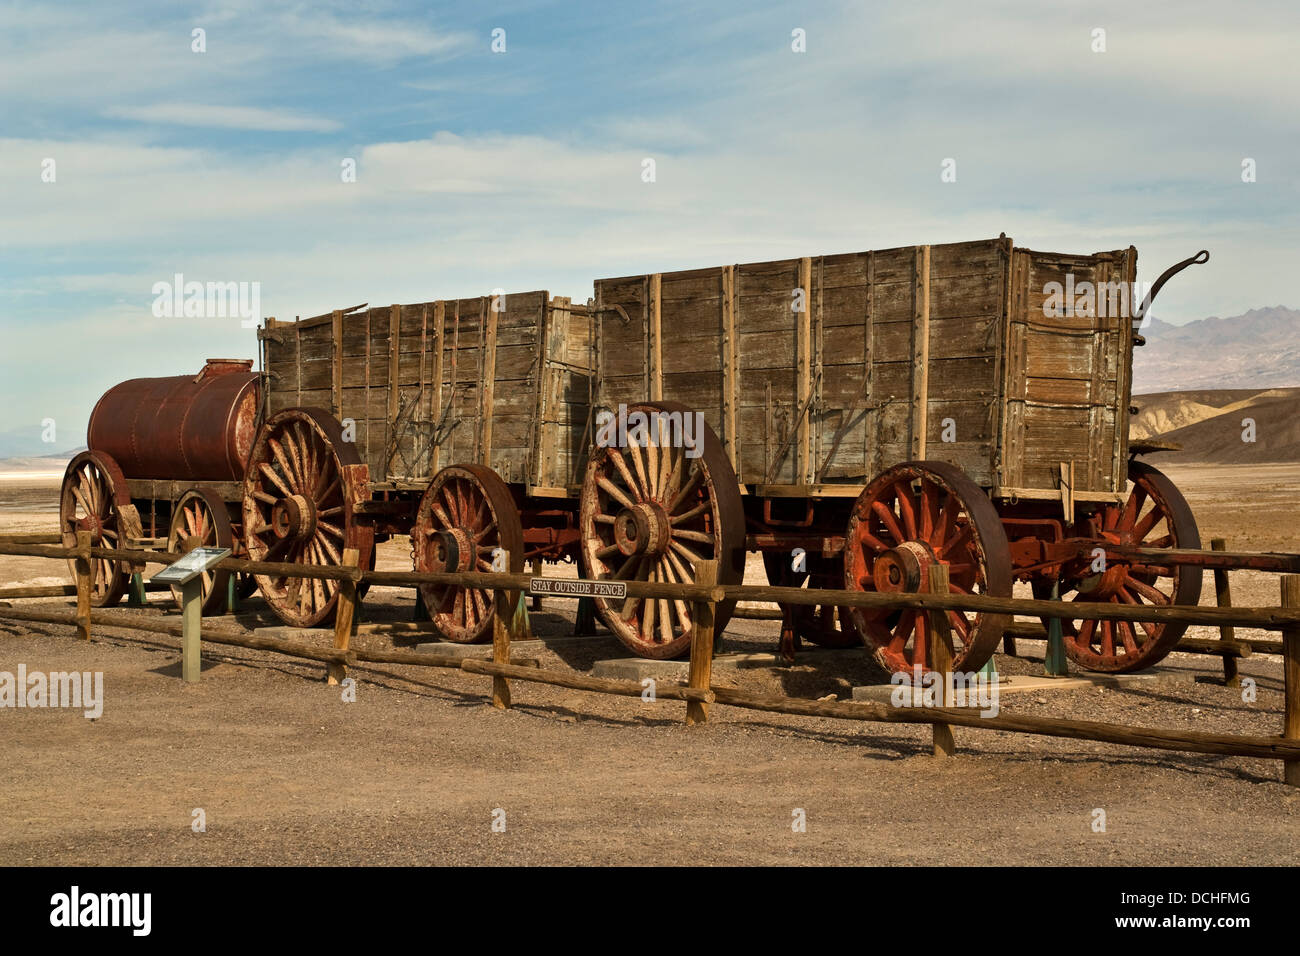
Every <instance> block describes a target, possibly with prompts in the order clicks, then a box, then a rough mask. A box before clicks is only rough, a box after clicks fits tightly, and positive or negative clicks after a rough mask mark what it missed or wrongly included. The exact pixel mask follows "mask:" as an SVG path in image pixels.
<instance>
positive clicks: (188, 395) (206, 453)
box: [87, 359, 258, 481]
mask: <svg viewBox="0 0 1300 956" xmlns="http://www.w3.org/2000/svg"><path fill="white" fill-rule="evenodd" d="M252 368H253V362H252V360H251V359H208V361H207V364H205V365H204V366H203V369H202V371H200V372H199V374H198V375H175V376H170V377H168V378H133V379H129V380H128V381H125V382H122V383H121V384H120V385H114V386H113V387H112V388H110V389H109V390H108V391H107V392H105V393H104V395H103V397H102V398H100V400H99V401H98V402H97V403H96V404H95V410H94V411H93V412H91V413H90V425H89V427H88V428H87V442H88V445H89V447H90V449H91V451H100V452H104V453H106V454H108V455H111V456H112V457H113V458H114V459H115V460H116V461H117V463H118V465H120V466H121V468H122V473H123V474H124V475H125V476H126V477H127V478H154V479H171V480H190V481H242V480H243V477H244V465H245V462H247V461H248V454H249V451H250V450H251V449H252V447H253V439H254V438H255V437H256V434H257V410H258V375H257V373H256V372H254V371H252Z"/></svg>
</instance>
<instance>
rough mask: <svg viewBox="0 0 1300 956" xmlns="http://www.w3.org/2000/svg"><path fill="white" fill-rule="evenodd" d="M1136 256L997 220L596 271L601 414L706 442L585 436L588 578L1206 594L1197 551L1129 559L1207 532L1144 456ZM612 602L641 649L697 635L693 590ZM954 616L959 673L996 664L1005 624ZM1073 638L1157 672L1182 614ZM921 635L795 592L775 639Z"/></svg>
mask: <svg viewBox="0 0 1300 956" xmlns="http://www.w3.org/2000/svg"><path fill="white" fill-rule="evenodd" d="M1191 261H1192V260H1188V261H1186V262H1183V263H1180V264H1179V265H1178V266H1175V267H1173V268H1172V269H1170V270H1168V271H1167V272H1166V274H1165V275H1164V276H1162V277H1161V279H1160V281H1159V282H1158V283H1157V288H1158V286H1159V284H1162V283H1163V282H1164V281H1165V280H1166V279H1167V278H1168V277H1169V276H1170V275H1172V274H1173V273H1174V272H1175V271H1177V270H1178V269H1180V268H1183V267H1185V266H1186V265H1188V264H1190V262H1191ZM1195 261H1203V259H1197V260H1195ZM1136 266H1137V253H1136V250H1134V249H1133V248H1131V247H1130V248H1128V249H1122V250H1117V251H1112V252H1102V253H1096V254H1093V255H1063V254H1057V253H1045V252H1035V251H1031V250H1028V249H1018V248H1016V247H1015V246H1014V244H1013V242H1012V240H1011V239H1008V238H1006V237H1000V238H998V239H992V240H987V241H980V242H964V243H952V244H945V245H933V246H910V247H905V248H898V249H886V250H880V251H872V252H859V253H850V254H846V255H833V256H817V257H805V258H799V259H787V260H782V261H776V262H761V263H749V264H742V265H726V266H719V267H716V268H711V269H694V270H689V271H684V272H673V273H652V274H648V275H638V276H628V277H622V278H612V279H600V280H597V282H596V284H595V287H596V299H595V305H596V310H595V314H596V318H597V333H596V355H597V365H596V406H597V408H598V414H603V415H608V414H611V413H618V412H620V406H622V409H621V413H622V414H623V415H624V416H626V415H629V414H632V413H633V412H636V411H640V412H642V413H644V414H648V415H652V416H653V415H660V416H662V415H664V414H665V413H668V414H678V415H680V414H682V413H684V412H686V411H698V412H700V413H702V414H703V416H704V419H705V420H706V421H707V423H708V424H709V425H710V426H711V428H710V429H709V431H708V433H707V441H706V447H705V448H704V452H703V454H702V455H699V456H698V457H696V458H693V459H688V458H687V457H686V456H685V455H684V453H683V452H682V450H681V449H680V448H674V447H671V445H672V443H673V441H674V440H675V439H672V438H671V428H670V427H667V426H671V420H670V419H667V418H665V419H664V421H665V425H666V427H665V429H664V430H663V432H662V434H661V435H660V436H658V437H659V440H656V439H655V438H651V439H650V440H649V441H646V440H640V441H630V442H626V443H624V444H622V445H621V446H619V445H618V444H616V443H615V444H611V445H609V447H597V448H595V449H593V451H592V454H591V458H590V462H589V465H588V469H587V473H586V476H585V479H584V485H583V491H582V511H581V527H582V536H583V547H582V558H583V565H584V569H585V571H586V574H587V575H588V576H589V577H593V578H606V577H610V578H628V579H631V578H637V579H644V580H667V581H690V580H692V578H693V575H692V567H693V565H694V563H695V562H696V561H698V560H699V559H701V558H716V559H719V560H720V562H721V571H720V577H721V579H722V581H723V582H724V583H726V582H731V583H737V582H739V581H740V579H741V577H742V575H743V571H744V555H745V554H746V552H749V551H758V552H761V553H762V554H763V557H764V563H765V565H766V568H767V573H768V577H769V579H770V580H771V581H772V582H773V583H780V584H786V585H796V586H797V585H799V584H800V583H802V582H803V581H804V580H809V581H810V582H811V584H812V586H818V587H831V588H840V587H843V588H847V589H850V590H874V591H881V592H890V591H917V590H923V589H925V587H926V582H927V580H928V569H929V566H930V565H932V564H934V563H936V562H938V563H942V564H945V565H947V566H948V568H949V574H950V581H951V585H950V587H951V589H952V590H953V591H955V592H958V593H967V592H974V593H983V594H989V595H997V596H1010V595H1011V589H1012V586H1013V583H1014V582H1015V581H1023V582H1028V583H1029V584H1031V585H1032V586H1033V589H1034V592H1035V593H1036V594H1039V595H1040V596H1047V595H1049V594H1051V593H1053V592H1059V593H1061V594H1062V595H1066V596H1068V595H1070V594H1071V593H1072V594H1073V595H1074V596H1075V598H1076V599H1078V600H1086V601H1098V600H1105V601H1111V602H1116V603H1134V604H1139V603H1140V604H1157V605H1159V604H1169V603H1178V604H1183V603H1195V601H1196V600H1197V597H1198V595H1199V589H1200V569H1199V568H1185V567H1178V566H1163V565H1157V564H1153V563H1150V562H1149V560H1147V561H1146V562H1145V563H1144V561H1142V560H1133V558H1132V557H1131V555H1128V556H1126V555H1125V554H1124V553H1123V549H1125V548H1130V549H1131V548H1136V547H1139V546H1142V547H1146V548H1152V547H1154V548H1196V547H1198V546H1199V540H1198V537H1197V530H1196V523H1195V521H1194V519H1193V517H1192V514H1191V511H1190V509H1189V508H1188V507H1187V504H1186V502H1185V501H1184V499H1183V497H1182V495H1181V494H1179V492H1178V491H1177V489H1176V488H1174V486H1173V485H1172V484H1171V483H1170V482H1169V481H1168V479H1167V478H1165V477H1164V476H1163V475H1161V474H1160V473H1159V472H1157V471H1156V470H1154V469H1152V468H1150V467H1149V466H1147V465H1145V464H1142V463H1140V462H1136V461H1132V460H1131V456H1130V452H1132V451H1133V450H1134V449H1132V448H1130V445H1129V442H1128V440H1127V435H1128V417H1129V414H1130V408H1129V401H1130V395H1131V380H1130V372H1131V367H1132V349H1133V347H1134V345H1135V343H1140V341H1141V339H1140V336H1138V335H1137V334H1136V332H1135V329H1134V324H1135V319H1136V318H1137V317H1138V316H1139V314H1140V307H1139V305H1138V304H1137V303H1136V302H1134V301H1133V291H1134V289H1135V285H1134V282H1135V279H1136ZM1058 289H1059V292H1058ZM1089 290H1091V292H1090V291H1089ZM1153 291H1154V290H1153ZM1146 304H1149V300H1148V302H1147V303H1143V305H1142V306H1141V307H1145V305H1146ZM663 435H669V437H670V440H669V441H663V440H662V439H663ZM607 444H608V443H607ZM665 446H668V447H665ZM864 486H865V487H864ZM597 608H598V611H599V613H600V614H601V616H602V618H603V619H604V621H605V623H606V624H607V625H608V626H609V627H610V628H611V629H612V630H613V631H614V632H615V633H616V634H617V635H618V636H619V637H620V638H621V639H622V640H623V641H624V642H625V643H626V644H627V645H628V646H629V647H630V648H632V649H633V650H635V651H636V652H637V653H639V654H642V655H645V656H650V657H672V656H676V655H678V654H680V653H682V652H684V651H685V649H686V648H687V646H688V645H689V640H690V620H689V617H688V612H687V608H686V607H685V606H684V605H681V604H674V603H673V602H668V601H639V600H631V601H627V602H623V603H621V604H617V605H615V604H611V603H609V602H604V601H601V600H598V601H597ZM728 613H729V611H728V609H726V608H723V609H721V611H720V616H721V620H720V621H719V622H718V630H719V631H721V628H722V626H723V625H724V624H725V620H726V618H727V616H728ZM950 616H951V621H952V625H953V636H954V640H955V642H956V644H957V645H958V646H957V656H956V660H955V663H954V666H955V667H956V668H958V669H962V670H972V669H976V668H978V667H980V666H981V665H982V664H983V663H984V662H985V661H986V660H987V659H988V658H989V657H990V656H991V655H992V653H993V651H994V649H995V647H996V645H997V641H998V640H999V638H1000V637H1001V636H1002V633H1003V631H1004V629H1005V627H1006V625H1007V623H1008V619H1007V618H1006V617H1003V616H994V615H975V614H962V613H959V612H952V613H951V615H950ZM1065 629H1066V637H1067V643H1066V647H1067V651H1068V653H1069V655H1070V657H1071V658H1072V659H1074V660H1075V661H1076V662H1078V663H1080V664H1081V665H1083V666H1085V667H1088V668H1091V669H1096V670H1105V671H1128V670H1134V669H1137V668H1141V667H1146V666H1149V665H1150V664H1152V663H1154V662H1155V661H1156V660H1159V659H1160V658H1161V657H1163V656H1164V654H1165V653H1167V652H1168V650H1169V649H1170V648H1171V647H1172V646H1173V644H1174V643H1176V642H1177V640H1178V637H1179V635H1180V634H1181V632H1182V630H1183V628H1182V627H1179V626H1175V625H1163V624H1157V625H1142V626H1141V627H1135V626H1133V625H1130V624H1127V623H1115V624H1111V623H1110V622H1096V621H1090V620H1079V621H1073V622H1066V623H1065ZM925 633H926V631H925V628H924V626H923V625H922V621H921V616H920V612H913V611H892V612H871V611H866V610H861V609H859V610H854V611H853V612H852V613H846V612H845V611H842V610H839V609H837V608H834V607H826V608H817V609H813V610H807V609H798V608H793V607H791V608H786V609H785V627H784V634H783V640H784V641H785V642H787V645H788V644H789V643H792V642H794V641H796V640H797V639H798V638H799V637H802V638H806V639H809V640H811V641H814V642H818V643H821V644H829V645H845V644H852V643H857V642H859V641H862V640H865V641H866V643H867V644H868V645H869V647H871V648H872V649H873V651H874V652H875V654H876V657H877V658H878V659H879V660H880V662H881V663H882V664H883V665H885V666H886V667H888V668H889V669H891V670H895V671H901V670H911V669H912V668H913V667H914V666H924V664H925V661H926V648H925V646H924V640H925Z"/></svg>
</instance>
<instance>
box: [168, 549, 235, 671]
mask: <svg viewBox="0 0 1300 956" xmlns="http://www.w3.org/2000/svg"><path fill="white" fill-rule="evenodd" d="M229 556H230V549H229V548H195V549H194V550H193V551H190V552H189V553H188V554H186V555H184V556H183V557H181V558H178V559H177V560H176V561H174V562H172V563H171V564H169V565H168V566H167V567H165V568H163V569H162V570H161V571H159V572H158V573H157V574H155V575H154V576H153V578H152V579H151V580H154V581H157V582H159V583H160V584H171V585H173V586H177V587H179V588H180V589H181V621H182V626H181V677H182V678H183V679H184V680H185V682H186V683H188V684H194V683H197V682H198V679H199V668H200V666H201V660H202V658H201V650H200V630H199V629H200V626H201V623H202V620H203V573H204V572H205V571H208V570H210V569H212V568H213V567H215V566H216V565H217V564H218V563H219V562H220V561H221V560H222V559H224V558H228V557H229ZM231 577H232V579H233V577H234V576H233V575H232V576H231Z"/></svg>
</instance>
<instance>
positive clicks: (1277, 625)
mask: <svg viewBox="0 0 1300 956" xmlns="http://www.w3.org/2000/svg"><path fill="white" fill-rule="evenodd" d="M52 537H53V536H51V535H47V534H30V535H27V534H24V535H7V536H0V554H9V555H18V556H23V555H27V556H32V557H43V558H52V559H64V560H71V561H72V562H73V564H74V570H75V577H76V584H75V585H74V586H67V587H65V586H55V587H52V588H42V587H35V588H14V589H9V590H10V591H11V592H33V591H35V592H41V594H40V595H37V594H27V593H24V594H21V595H20V594H17V593H13V594H11V595H10V596H13V597H19V596H32V597H35V596H60V595H63V596H69V595H72V594H75V596H76V598H77V609H76V611H75V613H70V612H58V611H53V610H44V609H22V608H13V607H0V619H4V620H13V621H26V622H31V623H50V624H63V625H71V626H75V627H76V628H77V630H78V634H79V636H80V637H82V638H83V639H88V638H89V636H90V626H91V624H97V625H100V626H108V627H113V628H127V629H133V630H140V631H144V632H147V633H156V634H163V635H167V636H170V637H178V636H179V637H181V638H182V645H183V646H184V647H186V650H185V653H186V654H187V655H188V653H189V650H188V644H187V642H188V641H189V639H190V634H189V633H188V632H187V630H186V626H185V625H184V624H171V623H166V622H162V621H150V620H147V619H141V618H139V617H138V616H132V617H131V618H123V617H120V616H118V615H117V614H115V613H113V612H111V611H108V610H94V609H91V608H90V605H89V600H90V589H91V586H92V578H91V575H92V573H93V570H92V566H91V565H92V562H91V560H90V559H91V558H108V559H110V560H116V561H120V562H122V563H124V564H128V565H130V566H132V567H133V568H135V567H142V566H144V565H147V564H170V563H172V562H173V561H175V560H176V559H178V558H180V557H182V554H180V553H173V552H160V551H146V550H123V549H112V548H102V547H95V546H92V545H91V543H90V535H89V533H88V532H84V531H83V532H78V534H77V545H76V546H75V547H65V546H62V545H59V544H52V543H50V539H51V538H52ZM60 540H61V539H60ZM1159 553H1160V554H1161V555H1164V554H1166V552H1159ZM1201 554H1202V552H1189V553H1188V556H1189V557H1190V556H1199V555H1201ZM1204 554H1212V555H1214V556H1216V557H1228V558H1231V557H1234V555H1233V554H1232V553H1231V552H1226V551H1223V550H1220V548H1219V542H1218V541H1216V542H1215V550H1214V551H1212V552H1204ZM1146 556H1147V555H1145V554H1144V555H1140V556H1139V557H1146ZM343 557H344V560H343V563H342V564H340V565H336V566H314V565H298V564H288V563H281V562H262V561H248V560H245V559H240V558H226V559H224V560H223V561H221V562H220V563H219V564H218V565H217V567H219V568H222V569H225V570H229V571H238V572H242V573H246V574H253V575H269V576H274V577H298V578H309V579H317V580H334V581H338V582H339V584H340V587H339V596H340V601H339V610H338V613H337V615H336V622H335V646H334V647H333V648H322V647H318V646H315V645H311V644H306V643H303V642H296V641H288V640H279V639H273V638H261V637H256V636H250V635H247V634H237V633H232V632H223V631H222V630H221V629H218V628H213V627H207V628H206V629H205V630H204V632H203V634H202V639H203V640H206V641H208V642H209V643H212V644H221V645H234V646H240V647H245V648H249V649H254V650H264V651H270V652H274V653H277V654H285V655H288V656H292V657H298V658H302V659H305V660H313V661H317V662H321V663H324V664H326V665H327V667H328V671H327V673H328V677H329V679H330V680H331V681H337V680H338V679H340V678H341V677H342V675H343V674H344V673H345V669H346V667H347V666H349V665H355V664H358V663H379V664H399V665H408V664H409V665H418V666H426V667H443V668H448V669H456V670H460V671H463V672H466V673H472V674H481V675H485V676H490V677H491V678H492V703H493V705H494V706H495V707H498V708H503V709H506V708H509V707H510V705H511V702H510V688H509V681H510V680H516V681H525V682H533V683H541V684H549V685H552V686H557V687H566V688H571V689H575V690H586V691H593V692H597V693H606V694H615V695H622V696H642V697H643V696H644V695H645V686H644V684H643V683H642V682H637V681H627V680H609V679H604V678H596V677H588V676H586V675H582V674H574V673H567V672H559V671H553V670H547V669H544V668H541V667H539V666H537V664H538V662H537V661H536V660H535V659H529V658H512V657H511V656H510V633H511V631H510V627H511V625H510V619H511V617H512V615H513V614H514V611H515V601H516V598H517V596H518V595H519V594H520V593H522V592H524V591H526V590H528V587H529V582H530V581H531V579H532V578H531V576H530V575H527V574H503V573H490V572H463V573H461V572H449V573H420V572H405V571H364V570H362V569H360V568H359V567H358V566H357V552H356V551H355V550H352V549H348V550H346V551H345V552H344V555H343ZM1235 557H1248V556H1245V555H1237V556H1235ZM1262 557H1265V558H1268V559H1270V560H1272V559H1274V558H1276V559H1278V561H1277V564H1278V567H1279V569H1280V568H1282V567H1283V565H1284V562H1283V561H1282V560H1281V559H1290V558H1297V559H1298V560H1300V556H1293V555H1291V556H1289V555H1265V556H1262ZM1187 563H1196V562H1193V561H1189V562H1187ZM1234 566H1235V565H1234ZM1245 566H1247V567H1257V565H1245ZM1297 566H1298V567H1300V564H1298V565H1297ZM932 571H935V572H944V573H940V574H937V575H935V578H936V579H937V584H936V580H932V581H931V588H932V591H930V592H920V593H894V594H879V593H875V592H861V591H841V590H831V589H814V588H788V587H771V586H746V585H718V584H716V583H714V582H715V581H716V564H715V562H711V561H705V562H700V567H699V568H698V574H699V580H698V581H697V582H696V583H692V584H669V583H666V582H645V581H626V582H621V583H623V584H625V585H626V587H627V594H628V595H629V596H632V597H646V598H660V599H664V598H666V599H675V600H682V601H688V602H690V603H691V605H692V616H691V619H692V621H694V622H695V623H694V627H695V632H694V634H693V640H692V642H691V643H692V647H691V661H690V671H689V673H690V677H689V680H688V682H687V683H686V684H685V685H683V684H680V683H673V682H651V683H652V685H654V696H655V697H657V698H663V699H671V700H679V701H685V703H686V705H687V716H686V719H687V723H704V722H706V721H707V719H708V708H709V705H711V704H715V703H717V704H726V705H729V706H735V707H742V708H748V709H752V710H766V711H773V712H779V713H785V714H793V715H803V716H813V717H833V718H843V719H850V720H860V721H875V722H882V723H910V724H930V725H932V726H933V727H934V728H935V752H936V755H944V754H946V753H951V752H952V742H951V741H952V738H951V731H950V729H949V728H950V727H952V726H961V727H970V728H983V729H988V730H1003V731H1009V732H1013V733H1025V734H1034V735H1040V736H1049V737H1063V738H1070V739H1080V740H1092V741H1099V742H1104V743H1115V744H1124V745H1129V746H1136V747H1146V748H1153V749H1158V750H1177V751H1185V752H1192V753H1204V754H1220V755H1229V756H1244V757H1259V758H1266V759H1280V760H1282V761H1283V768H1284V769H1283V777H1284V779H1285V781H1286V782H1287V783H1289V784H1291V785H1293V786H1300V575H1288V576H1285V577H1283V578H1282V580H1281V584H1282V592H1281V594H1282V606H1279V607H1267V608H1235V607H1231V606H1221V607H1206V606H1193V605H1184V606H1158V607H1157V606H1135V605H1123V606H1121V605H1115V604H1108V603H1094V602H1083V601H1072V602H1061V601H1040V600H1030V599H1019V598H998V597H989V596H986V595H968V594H952V593H949V592H948V591H947V588H946V580H944V579H945V578H946V568H935V569H932ZM362 582H367V583H370V584H374V585H380V586H397V587H416V586H419V585H426V584H432V585H452V586H456V587H464V588H473V589H482V590H492V591H494V592H495V594H496V600H495V601H494V605H495V607H494V628H493V641H492V657H493V659H492V660H491V661H483V660H476V659H453V658H451V657H449V656H443V657H441V658H440V657H439V655H437V654H436V653H422V652H411V651H400V650H392V651H374V650H366V649H357V648H352V647H351V646H350V636H351V632H352V630H353V621H354V607H355V605H356V603H357V602H358V598H357V593H356V592H357V585H358V584H361V583H362ZM0 594H2V592H0ZM583 596H584V595H579V594H550V595H548V597H550V598H560V597H568V598H572V599H578V598H581V597H583ZM731 601H747V602H752V601H759V602H775V603H777V604H782V605H823V606H826V605H830V606H839V607H860V608H910V609H914V610H919V611H926V612H928V613H927V614H925V615H924V616H923V617H924V619H925V620H926V621H927V627H928V628H931V629H932V633H931V638H932V639H931V640H930V641H928V642H927V643H928V644H929V645H931V646H932V651H933V653H934V654H935V655H936V659H938V660H943V661H949V662H950V661H951V656H947V657H945V656H943V654H944V652H943V651H942V646H943V644H945V643H946V642H947V640H946V634H947V612H949V611H974V612H977V613H979V612H983V613H989V614H1007V615H1017V614H1018V615H1023V616H1029V617H1037V618H1066V619H1096V620H1109V621H1133V622H1150V623H1172V624H1195V625H1203V626H1210V627H1215V626H1217V627H1219V628H1220V629H1221V630H1223V629H1226V628H1231V627H1232V626H1242V627H1252V628H1259V629H1262V630H1274V631H1281V632H1282V633H1283V635H1284V639H1283V640H1282V641H1280V642H1276V643H1277V647H1278V649H1280V650H1281V651H1282V652H1283V655H1284V701H1285V708H1284V713H1283V734H1282V735H1281V736H1277V737H1267V736H1257V735H1256V736H1252V735H1241V734H1234V735H1228V734H1208V733H1199V732H1193V731H1182V730H1177V731H1176V730H1165V729H1160V728H1150V727H1134V726H1128V725H1122V724H1110V723H1102V722H1097V721H1073V720H1067V719H1061V718H1046V717H1034V716H1029V715H999V716H983V715H982V714H981V713H980V712H979V711H978V709H977V708H961V707H952V706H943V707H914V708H896V707H893V706H886V705H884V704H878V703H868V702H856V701H855V702H847V701H810V700H801V699H798V698H791V697H784V696H764V695H761V694H754V693H751V692H748V691H743V690H739V689H736V688H727V687H717V686H714V685H713V684H712V679H711V660H712V648H713V640H712V638H713V620H714V609H715V607H716V605H717V604H719V603H723V602H731ZM1014 627H1017V628H1021V629H1022V630H1023V627H1024V626H1023V625H1014ZM1223 633H1225V639H1224V640H1221V641H1217V642H1211V641H1202V642H1201V643H1202V644H1205V645H1210V644H1213V645H1215V647H1216V648H1218V650H1214V651H1210V652H1213V653H1221V654H1224V656H1225V659H1226V658H1227V657H1232V658H1234V659H1235V658H1237V657H1245V656H1249V653H1250V651H1251V645H1252V644H1258V643H1260V642H1250V641H1244V640H1236V639H1232V638H1230V637H1227V636H1226V635H1228V634H1230V633H1231V632H1230V631H1223ZM195 643H196V645H197V641H196V642H195ZM947 653H948V654H949V655H950V654H951V648H949V649H948V651H947ZM187 660H188V658H187ZM927 663H930V664H931V665H933V663H934V662H933V661H928V662H927ZM939 669H940V670H942V669H943V668H942V667H941V668H939ZM951 693H952V688H951V687H948V688H946V689H945V696H944V702H945V704H948V703H951V702H952V698H951ZM941 729H942V732H943V739H944V740H946V743H945V744H944V745H943V747H942V748H941V746H940V740H941V734H940V730H941Z"/></svg>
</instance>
